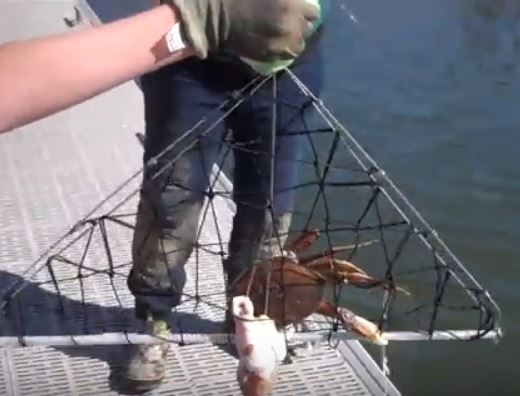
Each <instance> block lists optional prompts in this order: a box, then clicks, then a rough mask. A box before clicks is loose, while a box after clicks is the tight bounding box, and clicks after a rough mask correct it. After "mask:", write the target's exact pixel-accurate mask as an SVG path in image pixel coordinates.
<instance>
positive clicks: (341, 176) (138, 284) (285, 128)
mask: <svg viewBox="0 0 520 396" xmlns="http://www.w3.org/2000/svg"><path fill="white" fill-rule="evenodd" d="M281 78H283V79H286V80H289V81H290V82H291V83H292V84H294V87H295V88H296V89H297V90H298V91H299V94H300V96H301V98H302V101H301V103H303V105H297V106H295V105H294V104H293V103H290V102H288V101H287V100H285V99H284V98H283V97H278V89H277V83H278V81H279V80H280V79H281ZM266 92H269V93H270V95H271V98H272V106H271V111H270V116H271V122H272V128H271V131H270V132H269V133H263V134H258V135H256V136H253V135H248V136H244V135H243V134H241V132H240V131H236V130H233V123H232V122H230V120H232V119H233V117H242V116H244V114H251V113H252V112H253V113H254V111H252V110H251V100H252V98H254V97H255V95H258V94H259V93H263V94H264V95H265V93H266ZM281 120H285V121H287V120H288V121H287V122H282V121H281ZM223 130H224V131H225V133H222V132H221V131H223ZM219 131H220V132H219ZM249 132H250V131H249ZM147 139H148V137H147V136H145V137H144V141H143V142H142V143H143V144H144V145H147V144H149V142H147ZM136 144H138V143H137V142H136ZM282 146H283V147H286V148H289V149H283V148H280V147H282ZM161 148H162V151H161V152H158V153H156V154H154V155H153V156H151V157H150V158H147V159H145V162H144V166H143V168H142V169H140V170H139V171H138V172H136V173H134V174H133V175H131V176H130V177H129V178H128V179H127V180H126V181H124V182H123V183H121V185H120V186H119V187H118V188H117V189H115V190H114V191H113V192H112V193H111V194H109V195H108V196H107V197H106V198H105V199H104V200H103V201H101V202H99V203H98V204H97V205H95V207H94V208H93V209H92V210H91V211H90V212H89V213H87V214H86V215H85V217H84V218H83V219H81V220H80V221H78V222H77V223H76V224H74V225H72V226H71V228H70V230H69V231H68V232H67V233H66V234H65V235H63V236H62V237H61V238H60V239H59V240H57V241H56V242H55V243H54V244H53V245H52V246H50V247H49V248H48V249H47V250H46V251H45V252H44V253H43V254H42V255H41V256H40V257H39V258H38V259H37V260H35V261H34V262H33V263H32V264H31V265H29V266H28V267H27V268H26V269H25V271H24V273H23V274H22V275H14V274H9V273H4V276H3V277H2V279H1V280H0V298H1V300H0V306H1V308H2V310H1V316H0V332H1V334H0V346H17V345H21V346H25V345H46V346H65V345H66V346H73V345H94V344H96V345H100V344H127V343H153V342H156V341H157V340H156V339H155V338H154V337H153V336H151V335H148V334H146V333H145V332H144V330H143V327H142V323H141V321H140V320H138V319H137V318H136V315H135V314H136V312H137V311H138V310H139V309H142V305H143V304H144V305H146V304H147V302H149V301H154V302H153V304H156V305H157V306H161V307H163V309H166V310H168V309H169V308H168V307H170V308H171V310H169V311H170V312H171V316H169V317H168V320H169V321H170V324H171V326H172V335H171V339H170V341H171V342H174V343H186V344H187V343H228V342H232V337H233V335H232V332H227V331H225V330H224V329H225V327H224V323H225V318H226V307H227V301H228V298H229V297H230V296H231V295H233V293H235V294H246V295H249V296H251V298H252V300H253V301H254V303H255V309H256V310H257V311H258V313H259V314H260V313H266V314H267V315H269V316H272V317H274V318H275V320H276V321H277V323H278V324H279V326H280V328H283V329H287V328H288V327H291V328H292V329H293V331H292V335H290V337H289V335H288V341H289V342H295V343H299V342H308V341H315V342H326V341H328V342H330V341H331V340H334V339H360V340H362V341H367V342H374V341H377V342H380V341H381V340H383V341H388V342H393V341H417V340H482V339H497V338H499V337H500V335H501V331H500V325H499V319H500V318H499V316H500V311H499V307H498V306H497V304H496V303H495V302H494V301H493V299H492V297H491V296H490V294H489V293H488V291H487V290H486V289H485V288H484V287H482V286H481V285H480V284H479V283H478V282H477V281H476V280H475V279H474V277H473V276H472V275H471V274H470V272H469V271H468V270H467V269H466V268H465V267H464V266H463V264H462V263H461V262H460V261H459V260H458V259H457V257H455V255H454V254H453V253H452V252H451V251H450V250H449V249H448V247H447V246H446V245H445V244H444V243H443V241H442V240H441V238H440V237H439V236H438V235H437V233H436V232H435V230H434V229H433V228H432V227H431V226H430V225H428V223H427V222H426V221H425V220H424V219H423V218H422V217H421V215H420V213H418V211H417V210H415V209H414V207H413V206H412V205H411V204H410V202H409V201H408V200H407V199H406V197H405V196H404V195H403V194H402V193H401V191H400V190H399V189H398V188H397V187H396V186H395V185H394V184H393V183H392V181H391V180H390V178H389V177H388V176H387V175H386V174H385V172H384V170H383V169H381V168H380V167H379V166H378V165H377V163H376V162H375V161H374V160H373V159H372V158H371V157H370V156H369V155H368V154H367V153H366V152H365V150H364V149H363V148H362V147H361V146H360V144H359V143H358V142H357V141H356V140H355V139H354V138H353V136H352V135H351V134H350V133H349V132H348V131H347V130H346V129H345V128H344V127H343V126H342V125H341V124H340V123H339V122H338V120H337V119H336V118H335V117H334V116H333V115H332V114H331V112H330V111H329V110H328V109H327V107H326V106H325V105H324V104H323V103H322V102H321V101H320V100H319V99H318V98H316V97H315V96H314V95H313V93H312V92H311V91H310V90H309V89H308V88H307V87H306V86H305V85H304V84H303V83H302V81H300V80H299V78H298V77H297V76H296V75H294V74H293V73H292V72H291V71H289V70H287V71H285V72H284V74H283V75H282V76H278V77H273V76H271V77H257V78H254V79H253V80H252V81H251V82H250V83H249V84H248V85H247V86H245V87H244V88H243V89H241V90H239V91H237V92H235V93H234V95H232V97H230V98H228V99H227V100H225V101H224V102H223V103H222V104H221V105H220V106H218V107H216V108H214V109H212V110H210V111H209V112H208V113H207V115H206V116H205V117H204V118H202V119H201V120H200V121H199V122H197V123H196V124H195V125H193V126H192V127H191V128H190V129H188V130H186V131H184V132H183V133H182V134H179V135H177V136H176V137H175V138H172V140H170V141H168V142H166V143H165V144H164V145H163V146H162V147H161ZM208 153H212V154H211V155H208ZM194 164H198V165H197V166H199V167H200V168H201V169H200V172H202V180H203V181H202V182H201V183H198V184H197V183H195V184H197V185H196V186H195V187H193V180H192V178H190V177H188V176H192V175H191V174H190V173H189V172H191V168H190V166H195V165H194ZM284 172H296V173H295V174H296V176H295V177H292V178H291V177H289V178H288V179H290V180H292V181H291V183H290V185H287V183H285V184H284V183H279V181H278V180H276V177H278V175H279V174H283V173H284ZM225 174H227V175H228V176H233V175H234V177H231V179H232V181H233V184H231V182H230V181H229V180H228V179H227V177H226V176H225ZM179 175H180V176H179ZM183 175H184V176H183ZM199 176H200V174H199ZM288 179H287V178H286V180H288ZM190 183H191V184H190ZM172 202H173V203H172ZM138 207H139V210H138ZM138 213H139V215H138ZM188 216H192V217H191V218H190V217H188ZM193 218H195V219H196V221H191V222H190V219H191V220H192V219H193ZM181 229H182V230H181ZM179 230H180V231H179ZM171 260H175V263H173V262H171ZM184 262H185V264H184V265H183V263H184ZM138 263H140V264H138ZM233 266H234V267H233ZM132 267H133V270H132V271H131V269H132ZM137 267H139V268H137ZM224 268H227V269H229V268H233V271H235V275H236V276H235V279H233V282H231V280H230V279H228V281H229V282H227V283H226V277H227V272H225V271H224V270H223V269H224ZM237 269H240V270H241V271H238V270H237ZM237 271H238V272H237ZM130 290H133V292H130ZM136 296H137V297H138V298H139V299H140V301H144V303H140V304H141V306H139V307H136V306H135V301H136V300H135V297H136ZM151 304H152V303H151ZM165 306H166V308H164V307H165ZM287 333H288V334H289V332H287Z"/></svg>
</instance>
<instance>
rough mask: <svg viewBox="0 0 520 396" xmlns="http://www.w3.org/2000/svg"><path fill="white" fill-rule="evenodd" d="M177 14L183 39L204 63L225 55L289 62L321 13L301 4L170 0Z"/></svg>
mask: <svg viewBox="0 0 520 396" xmlns="http://www.w3.org/2000/svg"><path fill="white" fill-rule="evenodd" d="M166 3H170V4H171V5H173V6H175V7H176V8H177V10H178V11H179V13H180V16H181V30H182V33H183V36H184V39H185V41H186V42H187V43H188V44H189V45H190V46H191V47H192V48H193V49H194V50H195V52H196V54H197V56H198V57H200V58H202V59H204V58H206V57H207V56H208V52H210V51H227V52H231V53H234V54H235V55H238V56H240V57H245V58H249V59H252V60H256V61H272V60H273V59H293V58H296V57H297V56H298V55H300V54H301V53H302V52H303V50H304V49H305V41H304V38H305V36H306V35H307V34H308V33H309V32H310V31H311V30H312V28H313V23H314V22H315V21H316V20H317V19H318V17H319V9H318V8H317V7H316V6H314V5H312V4H310V3H308V2H307V1H305V0H168V1H166Z"/></svg>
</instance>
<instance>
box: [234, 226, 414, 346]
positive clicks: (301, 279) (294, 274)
mask: <svg viewBox="0 0 520 396" xmlns="http://www.w3.org/2000/svg"><path fill="white" fill-rule="evenodd" d="M318 236H319V231H318V230H310V231H305V232H303V233H302V234H301V235H300V236H299V237H298V238H297V239H296V240H295V241H294V242H292V243H291V244H290V246H289V249H288V250H286V251H284V252H282V254H281V255H278V256H273V257H271V258H269V259H265V260H259V261H257V262H255V264H254V265H253V266H252V267H250V268H248V269H247V270H245V271H244V272H243V273H242V274H241V275H240V276H239V277H238V278H237V279H236V281H235V282H234V284H233V289H232V290H233V294H234V295H247V296H249V298H250V299H251V301H253V304H254V307H255V314H256V315H260V314H267V315H268V316H269V317H270V318H272V319H273V320H274V321H275V323H276V326H277V328H279V329H281V328H283V327H284V326H287V325H298V324H300V323H302V322H303V320H304V319H305V318H307V317H309V316H310V315H312V314H314V313H318V314H321V315H324V316H326V317H329V318H338V319H339V320H340V322H341V324H342V325H343V327H344V328H345V330H347V331H353V332H354V333H356V334H357V335H359V336H361V337H362V338H364V339H366V340H368V341H371V342H373V343H376V344H379V345H381V344H382V345H384V344H386V343H387V341H386V340H385V338H384V334H382V332H381V331H380V330H379V328H378V326H377V325H376V324H375V323H373V322H371V321H369V320H367V319H365V318H363V317H360V316H358V315H356V314H355V313H353V312H352V311H350V310H348V309H346V308H343V307H337V306H336V305H335V304H333V303H332V302H331V301H329V300H328V299H326V298H325V297H324V296H323V294H324V291H325V288H326V287H327V286H331V285H333V284H336V283H348V284H351V285H353V286H356V287H358V288H364V289H369V288H374V287H383V288H385V289H390V288H392V287H393V285H390V284H389V283H388V282H387V281H386V280H380V279H375V278H373V277H371V276H370V275H368V274H367V273H366V272H365V271H363V270H362V269H361V268H359V267H358V266H356V265H355V264H353V263H351V262H350V261H347V260H341V259H338V258H335V257H334V254H335V253H337V252H339V251H343V250H348V249H351V248H352V247H333V248H331V249H328V250H325V251H323V252H321V253H319V254H312V255H307V256H303V255H301V253H302V252H303V251H305V250H306V249H308V248H309V247H310V246H311V245H312V244H313V243H314V242H315V241H316V240H317V239H318ZM366 244H370V242H368V243H365V245H366ZM267 286H268V287H267ZM400 290H401V291H404V292H406V291H405V290H404V289H400ZM266 304H267V305H268V306H267V309H266Z"/></svg>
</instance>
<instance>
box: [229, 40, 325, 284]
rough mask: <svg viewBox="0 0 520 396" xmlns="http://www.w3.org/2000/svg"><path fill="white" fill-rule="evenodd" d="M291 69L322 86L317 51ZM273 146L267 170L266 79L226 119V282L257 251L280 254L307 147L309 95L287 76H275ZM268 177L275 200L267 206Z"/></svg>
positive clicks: (269, 97)
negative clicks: (231, 165) (230, 189)
mask: <svg viewBox="0 0 520 396" xmlns="http://www.w3.org/2000/svg"><path fill="white" fill-rule="evenodd" d="M292 70H293V72H294V73H295V74H296V75H297V76H298V77H299V78H300V79H301V80H302V81H303V82H304V83H305V84H306V85H307V86H308V87H309V88H310V89H311V90H312V91H313V92H314V93H315V94H316V95H319V93H320V90H321V82H322V80H321V78H322V77H321V53H320V48H319V46H316V47H314V49H313V51H312V53H308V54H307V56H306V57H305V59H304V60H302V61H301V62H299V63H298V64H297V65H295V66H294V67H293V68H292ZM277 85H278V87H277V88H278V89H277V96H278V101H277V102H278V105H277V110H276V121H277V122H276V124H277V125H276V132H275V134H276V138H275V139H276V140H275V142H276V146H275V162H274V175H272V172H271V158H272V155H271V142H272V120H273V118H272V116H273V110H272V106H273V86H272V84H271V83H268V84H266V85H265V86H264V88H263V89H262V90H261V91H259V92H258V93H257V94H256V95H255V96H254V97H253V98H252V99H251V101H250V102H248V103H247V106H244V107H242V108H241V111H239V112H237V114H236V116H235V117H233V119H232V120H230V121H231V123H232V124H231V128H232V129H233V133H234V139H235V141H236V144H235V149H234V156H235V169H234V177H233V180H234V194H233V199H234V201H235V203H236V206H237V212H236V214H235V216H234V218H233V229H232V233H231V239H230V243H229V255H228V259H227V260H226V261H225V272H226V274H227V281H228V287H229V286H230V285H231V284H232V282H233V281H234V280H235V279H236V277H237V276H238V275H239V274H240V273H241V272H242V271H243V270H245V269H246V268H248V267H249V266H251V265H252V263H253V262H254V260H255V259H256V258H257V257H259V255H261V256H265V255H271V254H279V252H280V249H281V248H282V247H283V246H284V244H285V241H286V240H287V237H288V232H289V228H290V225H291V218H292V212H293V210H294V205H295V195H296V193H297V190H296V189H295V186H296V185H297V183H298V170H299V163H298V159H301V158H302V156H303V155H304V152H305V150H306V145H307V142H308V137H306V136H305V134H303V133H302V132H303V131H305V130H306V128H307V127H308V126H307V119H306V116H307V109H308V108H309V106H308V105H309V104H310V103H309V99H308V98H307V97H306V96H304V95H303V94H302V93H301V92H300V90H299V89H298V87H297V86H296V85H295V84H294V82H293V81H292V80H291V79H290V78H289V76H287V75H284V74H280V75H279V76H278V78H277ZM271 182H272V183H273V190H274V197H273V198H274V199H273V203H272V205H271V207H269V202H270V198H271Z"/></svg>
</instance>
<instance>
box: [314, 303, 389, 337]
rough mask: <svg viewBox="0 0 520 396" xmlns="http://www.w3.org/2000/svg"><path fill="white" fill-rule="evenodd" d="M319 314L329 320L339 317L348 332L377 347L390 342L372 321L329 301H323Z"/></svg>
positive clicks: (318, 310)
mask: <svg viewBox="0 0 520 396" xmlns="http://www.w3.org/2000/svg"><path fill="white" fill-rule="evenodd" d="M316 312H317V313H319V314H322V315H324V316H327V317H329V318H335V317H336V316H338V317H339V319H340V320H341V324H342V325H343V327H344V328H345V330H346V331H353V332H354V333H356V334H358V335H360V336H361V337H363V338H366V339H367V340H369V341H371V342H373V343H374V344H377V345H387V344H388V341H387V340H386V339H385V338H384V336H383V334H382V333H381V331H380V330H379V328H378V327H377V326H376V325H375V323H372V322H371V321H369V320H367V319H365V318H363V317H361V316H358V315H356V314H355V313H353V312H352V311H349V310H348V309H346V308H343V307H337V309H336V307H335V306H334V305H333V304H332V303H331V302H330V301H328V300H325V299H322V300H321V302H320V305H319V306H318V309H317V310H316Z"/></svg>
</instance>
